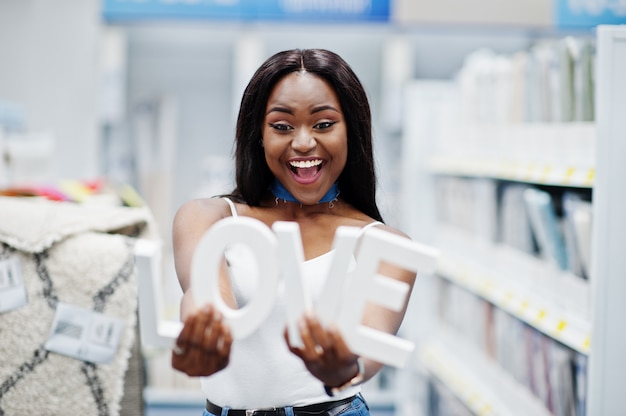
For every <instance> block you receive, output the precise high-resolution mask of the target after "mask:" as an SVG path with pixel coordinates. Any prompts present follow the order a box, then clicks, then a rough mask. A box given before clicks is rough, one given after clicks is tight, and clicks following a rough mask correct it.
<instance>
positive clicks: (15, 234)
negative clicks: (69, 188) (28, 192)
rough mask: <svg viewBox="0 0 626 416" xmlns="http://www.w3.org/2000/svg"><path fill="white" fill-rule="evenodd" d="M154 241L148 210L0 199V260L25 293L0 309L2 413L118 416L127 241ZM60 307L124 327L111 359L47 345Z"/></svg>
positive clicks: (133, 298) (131, 311) (128, 330)
mask: <svg viewBox="0 0 626 416" xmlns="http://www.w3.org/2000/svg"><path fill="white" fill-rule="evenodd" d="M156 235H157V233H156V229H155V227H154V221H153V219H152V216H151V214H150V211H149V210H148V209H147V208H146V209H144V208H127V207H106V206H91V205H78V204H74V203H65V202H53V201H46V200H39V199H32V198H2V197H0V261H2V260H7V259H17V260H18V262H19V265H20V270H21V274H22V276H23V281H24V286H25V289H26V296H27V304H26V305H24V306H22V307H19V308H17V309H13V310H10V311H6V312H3V313H0V334H1V335H0V357H2V359H1V360H0V416H2V415H22V414H24V415H26V414H45V415H66V414H70V412H72V413H74V412H76V414H80V415H98V416H108V415H111V416H115V415H119V412H120V402H121V400H122V397H123V395H124V376H125V373H126V370H127V367H128V360H129V357H130V355H131V349H132V347H133V345H134V343H135V341H136V340H135V333H136V316H137V315H136V310H137V284H136V276H135V274H136V272H135V267H134V256H133V243H134V237H141V238H156ZM60 302H62V303H67V304H71V305H74V306H78V307H81V308H85V309H90V310H93V311H96V312H101V313H104V314H106V315H108V316H111V317H116V318H118V319H122V320H123V321H124V329H123V333H122V337H121V341H120V344H119V346H118V349H117V352H116V355H115V357H114V359H113V360H112V361H111V362H110V363H107V364H95V363H90V362H86V361H81V360H79V359H75V358H71V357H68V356H65V355H61V354H57V353H54V352H50V351H48V350H46V349H45V343H46V340H47V338H48V335H49V333H50V330H51V326H52V322H53V320H54V315H55V311H56V307H57V305H58V304H59V303H60Z"/></svg>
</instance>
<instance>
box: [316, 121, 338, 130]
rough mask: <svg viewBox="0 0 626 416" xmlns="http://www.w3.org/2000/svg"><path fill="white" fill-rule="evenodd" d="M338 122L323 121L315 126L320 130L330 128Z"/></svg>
mask: <svg viewBox="0 0 626 416" xmlns="http://www.w3.org/2000/svg"><path fill="white" fill-rule="evenodd" d="M335 123H336V121H323V122H321V123H317V124H316V125H315V126H314V128H316V129H318V130H324V129H329V128H331V127H332V126H333V125H334V124H335Z"/></svg>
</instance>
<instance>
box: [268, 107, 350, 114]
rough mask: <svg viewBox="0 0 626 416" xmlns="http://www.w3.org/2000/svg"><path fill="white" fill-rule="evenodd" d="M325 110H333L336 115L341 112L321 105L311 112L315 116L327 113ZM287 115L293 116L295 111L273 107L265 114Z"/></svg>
mask: <svg viewBox="0 0 626 416" xmlns="http://www.w3.org/2000/svg"><path fill="white" fill-rule="evenodd" d="M325 110H331V111H334V112H336V113H339V112H340V111H339V110H337V109H336V108H335V107H333V106H332V105H320V106H319V107H313V109H312V110H311V114H315V113H319V112H320V111H325ZM274 112H277V113H287V114H291V115H293V111H292V110H291V109H289V108H287V107H279V106H276V107H272V108H270V109H269V110H268V111H267V113H265V115H268V114H270V113H274Z"/></svg>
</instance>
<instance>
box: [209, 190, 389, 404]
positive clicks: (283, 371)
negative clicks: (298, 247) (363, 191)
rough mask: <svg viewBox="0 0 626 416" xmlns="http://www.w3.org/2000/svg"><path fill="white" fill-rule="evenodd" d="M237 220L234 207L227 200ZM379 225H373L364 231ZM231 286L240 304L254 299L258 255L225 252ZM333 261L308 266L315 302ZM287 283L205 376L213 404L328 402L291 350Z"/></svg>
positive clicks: (304, 269) (241, 250) (305, 269)
mask: <svg viewBox="0 0 626 416" xmlns="http://www.w3.org/2000/svg"><path fill="white" fill-rule="evenodd" d="M223 199H225V200H226V201H227V202H228V204H229V205H230V209H231V213H232V216H233V217H236V216H237V211H236V209H235V205H234V204H233V202H232V201H231V200H230V199H228V198H223ZM378 224H381V222H379V221H374V222H372V223H370V224H367V225H366V226H365V227H363V228H362V230H363V231H365V230H366V229H367V228H369V227H370V226H374V225H378ZM225 256H226V259H227V261H228V263H229V268H230V274H231V284H232V288H233V292H234V294H235V298H236V299H237V302H238V304H239V305H243V304H245V303H246V302H247V301H248V300H249V299H251V298H252V297H253V296H254V293H255V288H256V284H257V282H258V281H259V277H258V276H257V271H256V270H255V267H254V261H255V260H254V255H253V254H252V253H251V252H250V251H249V249H248V248H246V247H242V246H239V247H237V246H234V247H230V248H229V249H228V250H227V251H226V252H225ZM331 261H332V251H331V252H328V253H325V254H322V255H320V256H318V257H315V258H312V259H310V260H307V261H305V262H304V264H303V266H302V274H303V276H302V278H303V283H304V284H305V285H306V286H307V288H308V290H309V292H310V294H311V297H312V299H313V302H315V300H316V299H318V298H319V295H320V292H321V291H322V287H323V285H324V280H325V278H326V270H328V267H329V266H330V263H331ZM286 316H287V315H286V303H285V284H284V282H283V281H282V280H281V281H280V283H279V286H278V293H277V296H276V298H275V302H274V306H273V308H272V310H271V312H270V314H269V316H268V317H267V318H266V319H265V320H264V321H263V323H262V324H261V326H260V327H259V328H258V329H257V330H256V331H255V332H254V333H252V334H251V335H250V336H248V337H246V338H243V339H237V340H235V341H234V342H233V345H232V348H231V354H230V362H229V364H228V366H227V367H226V368H225V369H224V370H222V371H220V372H218V373H216V374H214V375H212V376H210V377H203V378H201V384H202V390H203V392H204V394H205V395H206V397H207V399H209V400H210V401H211V402H213V403H215V404H217V405H219V406H222V407H225V406H228V407H231V408H233V409H254V408H268V407H284V406H305V405H309V404H313V403H320V402H325V401H328V400H329V397H328V395H327V394H326V392H325V391H324V386H323V384H322V382H321V381H320V380H318V379H317V378H315V377H313V376H312V375H311V373H309V371H308V370H307V369H306V367H305V366H304V363H303V362H302V360H301V359H300V358H299V357H297V356H296V355H294V354H292V353H291V351H289V349H288V348H287V345H286V343H285V339H284V337H283V332H284V330H285V326H286V324H287V322H286ZM359 391H360V386H356V387H352V388H349V389H346V390H344V391H342V392H341V393H339V394H338V395H337V396H336V397H335V396H333V398H332V400H340V399H342V398H345V397H349V396H352V395H354V394H356V393H358V392H359Z"/></svg>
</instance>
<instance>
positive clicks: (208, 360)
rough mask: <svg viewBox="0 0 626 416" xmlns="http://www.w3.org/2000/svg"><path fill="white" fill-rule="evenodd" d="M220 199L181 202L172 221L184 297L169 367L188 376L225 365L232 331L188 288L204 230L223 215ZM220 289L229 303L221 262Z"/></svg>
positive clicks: (175, 258)
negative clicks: (179, 329) (194, 297)
mask: <svg viewBox="0 0 626 416" xmlns="http://www.w3.org/2000/svg"><path fill="white" fill-rule="evenodd" d="M225 205H226V203H225V202H224V201H221V200H193V201H189V202H187V203H185V204H184V205H182V206H181V207H180V208H179V210H178V211H177V213H176V216H175V218H174V224H173V230H172V231H173V249H174V264H175V268H176V274H177V276H178V280H179V283H180V286H181V288H182V290H183V297H182V300H181V306H180V316H181V320H182V321H183V322H184V325H183V329H182V331H181V333H180V335H179V336H178V339H177V340H176V347H175V348H174V351H173V353H172V366H173V367H174V368H175V369H177V370H179V371H182V372H183V373H185V374H187V375H189V376H209V375H211V374H214V373H216V372H218V371H220V370H222V369H223V368H225V367H226V366H227V365H228V359H229V356H230V347H231V345H232V334H231V333H230V329H229V328H228V326H227V325H226V324H225V323H224V320H223V317H222V315H221V314H220V313H219V311H218V310H217V309H216V308H214V307H213V306H211V305H196V304H195V302H194V300H193V296H192V293H191V290H190V285H191V261H192V259H193V255H194V253H195V250H196V247H197V245H198V242H199V241H200V239H201V238H202V236H203V235H204V233H205V232H206V231H207V230H208V229H209V228H210V227H211V226H212V225H213V224H214V223H215V222H217V221H218V220H220V219H221V218H223V217H224V215H225V213H224V206H225ZM220 290H221V291H222V296H223V297H224V299H225V300H226V302H227V303H230V304H231V306H234V305H233V304H232V299H233V296H232V291H231V288H230V284H229V281H228V278H227V275H226V273H225V264H222V271H221V273H220ZM199 306H201V308H199Z"/></svg>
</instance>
